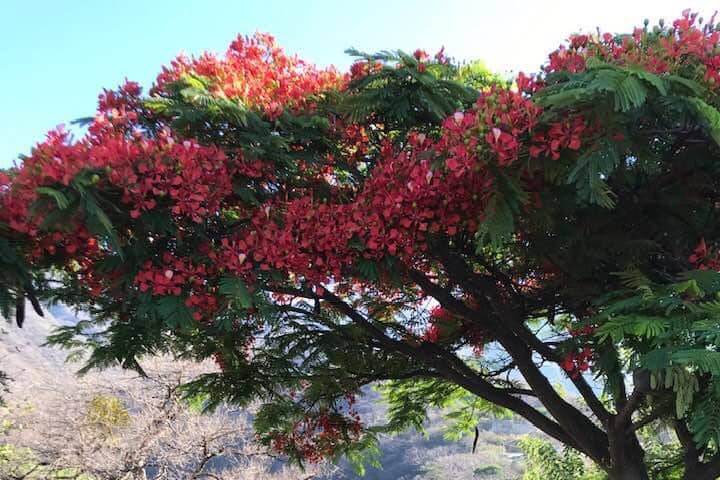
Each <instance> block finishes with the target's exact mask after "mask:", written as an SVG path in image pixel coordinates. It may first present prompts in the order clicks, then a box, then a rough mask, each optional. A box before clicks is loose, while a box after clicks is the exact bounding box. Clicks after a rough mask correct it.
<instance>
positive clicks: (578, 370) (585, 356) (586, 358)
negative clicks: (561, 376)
mask: <svg viewBox="0 0 720 480" xmlns="http://www.w3.org/2000/svg"><path fill="white" fill-rule="evenodd" d="M592 356H593V353H592V349H591V348H590V347H584V348H583V349H582V350H581V351H580V352H568V354H567V355H565V358H564V359H563V361H562V363H561V364H560V366H561V367H562V369H563V370H565V371H566V372H568V374H569V375H570V377H571V378H578V377H579V376H580V375H581V374H582V373H583V372H586V371H587V370H589V369H590V360H591V359H592Z"/></svg>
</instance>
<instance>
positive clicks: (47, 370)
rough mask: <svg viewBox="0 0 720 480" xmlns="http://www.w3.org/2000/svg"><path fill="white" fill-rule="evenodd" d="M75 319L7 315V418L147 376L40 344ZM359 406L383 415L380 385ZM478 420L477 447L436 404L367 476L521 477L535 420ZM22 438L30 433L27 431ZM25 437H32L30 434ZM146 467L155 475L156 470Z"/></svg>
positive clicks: (322, 474)
mask: <svg viewBox="0 0 720 480" xmlns="http://www.w3.org/2000/svg"><path fill="white" fill-rule="evenodd" d="M74 321H76V317H75V315H74V314H73V312H71V311H69V310H68V309H67V308H66V307H64V306H55V307H51V308H49V309H48V311H47V312H46V316H45V318H39V317H37V316H35V315H34V314H33V315H32V316H30V317H29V318H28V319H27V321H26V323H25V326H24V328H22V329H18V328H16V327H15V326H14V325H12V324H10V323H3V324H2V327H1V328H2V330H1V332H2V333H1V334H0V362H1V363H0V365H2V369H3V370H5V371H6V373H7V374H8V375H9V376H10V377H11V378H12V382H11V384H10V392H9V394H8V395H7V400H8V405H9V407H10V410H8V411H6V412H5V414H4V417H5V420H7V419H10V420H13V415H17V412H18V408H20V407H22V409H26V410H27V409H32V410H33V411H35V412H39V413H41V414H42V415H41V417H42V416H47V415H49V414H52V415H64V414H65V413H67V412H62V411H60V412H58V411H55V410H52V411H43V410H50V409H59V410H62V409H63V405H64V408H66V409H71V408H74V409H77V404H73V403H72V401H73V400H68V399H70V398H71V396H70V394H69V393H68V392H80V391H89V392H91V391H95V390H97V391H104V390H103V389H107V388H110V386H112V388H116V389H117V388H119V387H118V386H119V385H124V387H122V388H124V389H125V390H121V391H123V392H126V391H127V392H132V391H133V390H132V389H133V388H137V387H138V386H139V385H140V384H141V383H142V382H144V381H145V380H142V379H140V378H137V377H136V376H135V375H132V374H128V373H126V372H122V371H120V370H119V369H117V370H116V369H110V370H107V371H104V372H101V373H91V374H89V375H87V376H85V377H82V378H78V377H77V376H75V375H74V371H75V370H77V368H78V365H77V364H68V363H66V362H65V357H66V352H63V351H59V350H56V349H53V348H50V347H46V346H43V343H44V341H45V338H46V337H47V335H48V334H49V333H50V332H51V331H52V329H53V328H54V327H56V326H58V325H62V324H70V323H72V322H74ZM145 364H147V365H150V366H151V368H153V367H154V366H155V365H156V364H159V365H164V363H163V361H162V360H146V362H145ZM131 396H132V395H131ZM63 402H66V403H63ZM357 408H358V412H359V413H360V414H361V417H362V418H363V420H364V421H366V422H368V423H370V424H373V423H375V424H377V423H381V422H382V421H383V418H384V415H385V406H384V404H383V402H382V399H381V398H380V396H379V394H377V393H376V392H374V391H372V390H367V392H366V395H365V396H363V397H362V398H361V399H360V401H359V404H358V407H357ZM135 413H136V412H135ZM131 415H134V412H132V411H131ZM222 415H227V416H226V417H224V418H225V420H223V421H227V419H228V418H230V416H235V417H237V416H238V415H239V416H240V417H242V418H243V420H242V421H243V422H244V423H243V428H245V427H247V422H248V421H249V418H250V417H251V413H250V412H237V411H228V412H225V413H223V414H222ZM233 421H236V420H233ZM25 428H26V429H27V428H30V429H31V430H32V429H34V430H36V432H34V433H35V435H31V437H40V438H42V436H43V435H44V434H45V432H44V428H45V427H44V426H43V425H42V424H36V425H31V426H25ZM479 428H480V436H479V443H478V448H477V451H476V453H474V454H473V453H471V448H472V440H473V438H472V435H470V433H471V432H468V434H469V435H468V436H466V437H465V438H463V439H462V440H460V441H458V442H453V441H448V440H446V439H445V438H444V437H443V433H444V432H443V427H442V424H441V422H440V420H439V415H438V413H437V412H434V413H432V414H431V419H430V421H429V422H428V429H427V432H426V433H425V434H424V435H423V434H420V433H418V432H414V431H410V432H405V433H403V434H401V435H397V436H393V437H385V438H383V439H382V440H381V450H382V452H383V457H382V460H381V461H382V464H383V468H382V469H375V468H369V469H368V471H367V473H366V474H365V476H364V477H363V478H365V479H367V480H381V479H404V480H410V479H420V478H422V479H440V478H455V479H458V480H460V479H471V478H488V479H510V478H518V477H519V476H520V475H521V472H522V468H523V460H522V454H521V453H520V450H519V448H518V447H517V440H518V438H519V437H520V436H521V435H523V434H526V433H531V432H533V429H532V427H530V426H529V425H528V424H527V423H526V422H524V421H522V420H515V419H510V420H493V419H485V420H482V421H480V423H479ZM244 435H245V436H246V437H247V438H244V439H240V440H239V439H237V438H233V439H232V441H233V442H241V443H243V444H245V443H248V441H250V440H251V439H252V436H251V433H250V431H249V429H248V431H246V432H245V433H244ZM20 438H27V435H25V436H24V437H23V436H21V437H20ZM228 440H230V438H229V437H228ZM23 441H26V442H30V443H32V441H30V440H27V439H26V440H23ZM16 446H32V445H16ZM243 454H244V453H243ZM232 463H233V461H231V460H229V459H226V460H220V461H218V460H217V459H215V460H213V463H212V464H211V468H213V469H215V470H217V471H223V470H224V469H227V468H229V467H230V466H231V464H232ZM0 465H2V464H1V463H0ZM269 465H270V466H269V470H271V471H275V472H277V471H278V469H281V468H282V463H281V462H280V463H278V462H277V461H270V462H269ZM148 474H149V475H150V478H153V477H152V472H151V471H149V472H148ZM316 474H317V475H318V477H316V478H326V479H331V478H347V479H351V478H359V477H358V476H357V475H356V474H355V473H353V471H352V469H351V468H350V467H349V465H347V464H344V463H343V464H341V465H340V466H339V468H338V469H333V470H332V471H327V470H324V471H317V472H316ZM170 478H172V477H170ZM177 478H180V477H177ZM245 478H261V477H260V476H254V477H245ZM285 478H290V477H285Z"/></svg>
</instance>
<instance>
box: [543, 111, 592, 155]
mask: <svg viewBox="0 0 720 480" xmlns="http://www.w3.org/2000/svg"><path fill="white" fill-rule="evenodd" d="M587 131H588V127H587V125H586V123H585V119H583V117H582V116H580V115H577V116H574V117H572V118H570V119H566V120H564V121H560V122H554V123H552V124H550V127H549V128H548V129H547V130H546V131H543V132H537V133H535V135H533V138H532V141H533V145H531V146H530V149H529V153H530V156H531V157H533V158H538V157H540V156H548V157H550V158H552V159H553V160H557V159H559V158H560V151H561V150H562V149H566V148H567V149H569V150H576V151H577V150H580V147H581V146H582V137H583V135H584V134H586V133H587Z"/></svg>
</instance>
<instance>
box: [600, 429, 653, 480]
mask: <svg viewBox="0 0 720 480" xmlns="http://www.w3.org/2000/svg"><path fill="white" fill-rule="evenodd" d="M613 420H615V419H613ZM626 427H627V422H616V421H611V422H609V428H608V440H609V442H610V449H609V450H610V468H609V470H608V476H609V477H610V480H649V479H650V476H649V475H648V470H647V465H646V464H645V451H644V450H643V448H642V446H641V445H640V442H639V441H638V439H637V436H636V435H635V433H634V432H628V431H627V429H626Z"/></svg>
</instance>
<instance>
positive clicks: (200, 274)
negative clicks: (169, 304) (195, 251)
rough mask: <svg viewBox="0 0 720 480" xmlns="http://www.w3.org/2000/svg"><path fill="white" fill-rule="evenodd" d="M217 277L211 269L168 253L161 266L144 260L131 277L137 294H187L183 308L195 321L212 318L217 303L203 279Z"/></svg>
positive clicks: (214, 270) (165, 254) (163, 256)
mask: <svg viewBox="0 0 720 480" xmlns="http://www.w3.org/2000/svg"><path fill="white" fill-rule="evenodd" d="M216 274H217V272H216V269H215V267H213V266H211V267H207V266H206V265H205V264H202V263H201V264H196V263H194V262H193V261H192V260H191V259H189V258H178V257H175V256H174V255H172V254H171V253H169V252H165V253H164V254H163V255H162V265H161V266H157V265H155V264H153V262H152V260H147V261H146V262H145V263H144V264H143V267H142V269H141V270H140V271H139V272H138V273H137V275H136V276H135V283H136V284H137V285H138V286H139V288H140V291H141V292H148V291H149V292H150V293H151V294H152V295H155V296H164V295H174V296H181V295H183V294H184V293H187V298H186V300H185V305H187V306H188V307H189V308H190V309H191V310H192V311H193V318H194V319H195V320H198V321H199V320H202V319H203V318H212V315H213V314H214V313H215V312H216V311H217V309H218V301H217V298H216V297H215V295H213V293H212V292H211V287H210V286H209V285H208V283H207V278H209V277H213V276H215V275H216Z"/></svg>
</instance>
